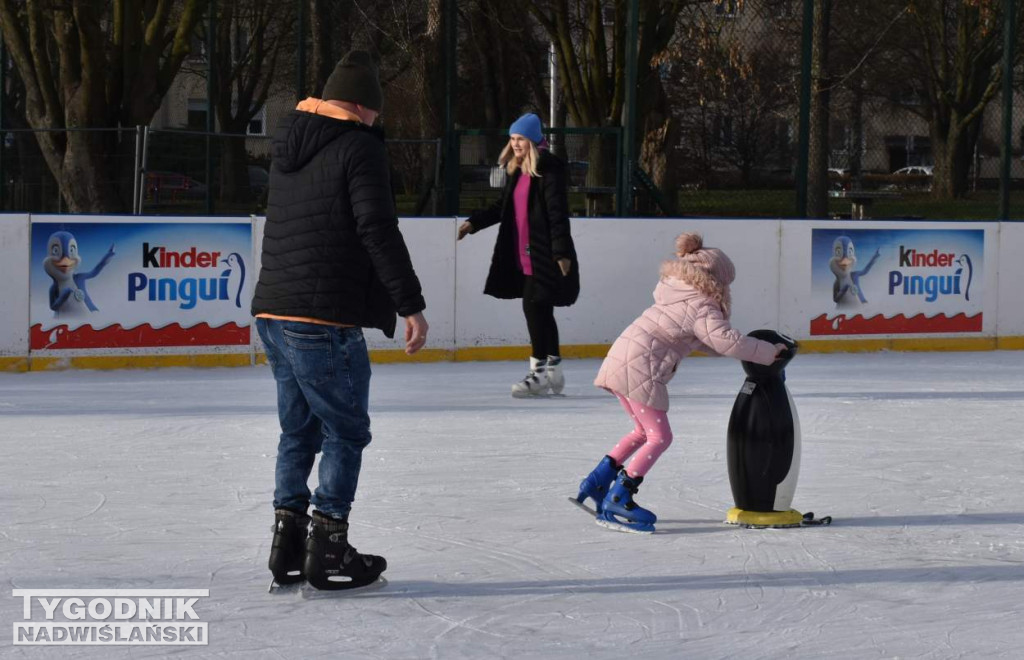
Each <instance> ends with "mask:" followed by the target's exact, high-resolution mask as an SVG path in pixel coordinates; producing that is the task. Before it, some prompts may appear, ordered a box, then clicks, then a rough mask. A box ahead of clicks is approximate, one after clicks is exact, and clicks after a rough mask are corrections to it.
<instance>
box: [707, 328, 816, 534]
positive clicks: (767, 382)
mask: <svg viewBox="0 0 1024 660" xmlns="http://www.w3.org/2000/svg"><path fill="white" fill-rule="evenodd" d="M750 336H751V337H755V338H757V339H762V340H764V341H769V342H772V343H774V344H785V345H786V346H787V350H786V351H784V352H783V353H782V354H781V355H780V357H779V359H778V360H776V361H775V362H774V363H773V364H771V365H769V366H762V365H759V364H754V363H752V362H743V370H744V371H745V372H746V374H747V378H746V380H745V381H744V382H743V386H742V387H741V388H740V392H739V394H738V395H737V397H736V403H735V404H734V405H733V409H732V414H731V416H730V417H729V429H728V441H727V450H728V451H727V453H728V465H729V483H730V486H731V487H732V494H733V500H734V502H735V503H736V506H735V507H733V508H732V509H730V510H729V512H728V514H727V515H726V519H725V522H726V523H729V524H734V525H740V526H741V527H748V528H755V529H760V528H780V527H802V526H805V525H827V524H829V523H831V522H832V518H831V517H830V516H826V517H825V518H821V519H816V518H814V514H813V513H811V514H806V515H805V514H802V513H800V512H799V511H796V510H794V509H792V508H791V506H790V505H791V504H792V502H793V493H794V491H795V490H796V482H797V477H798V475H799V472H800V421H799V418H798V417H797V414H796V406H795V405H794V404H793V398H792V397H791V396H790V394H789V389H788V388H787V387H786V383H785V367H786V365H787V364H788V363H789V361H790V360H792V359H793V357H794V356H795V355H796V351H797V344H796V342H795V341H793V340H792V339H791V338H789V337H787V336H785V335H782V334H780V333H778V332H775V331H773V330H755V331H754V332H751V333H750Z"/></svg>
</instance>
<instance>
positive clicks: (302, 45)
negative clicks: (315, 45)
mask: <svg viewBox="0 0 1024 660" xmlns="http://www.w3.org/2000/svg"><path fill="white" fill-rule="evenodd" d="M295 1H296V2H298V3H299V20H298V27H297V28H296V31H297V32H298V35H299V43H298V44H297V50H298V54H297V57H296V59H297V60H298V64H297V68H298V72H297V73H296V75H295V100H296V101H301V100H302V99H304V98H306V0H295Z"/></svg>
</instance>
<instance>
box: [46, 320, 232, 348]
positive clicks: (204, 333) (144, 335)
mask: <svg viewBox="0 0 1024 660" xmlns="http://www.w3.org/2000/svg"><path fill="white" fill-rule="evenodd" d="M249 329H250V328H249V326H244V327H243V326H240V325H238V324H237V323H225V324H224V325H222V326H219V327H216V328H214V327H210V325H209V324H207V323H199V324H198V325H193V326H190V327H188V328H183V327H181V326H180V325H178V324H177V323H173V324H171V325H167V326H164V327H162V328H154V327H153V326H151V325H149V324H148V323H144V324H143V325H139V326H136V327H134V328H123V327H121V325H120V324H116V323H115V324H114V325H110V326H107V327H105V328H100V329H96V328H93V327H92V326H91V325H83V326H80V327H78V328H75V329H74V330H69V329H68V326H66V325H58V326H56V327H54V328H50V329H48V330H43V327H42V325H41V324H39V323H37V324H36V325H34V326H32V327H31V328H30V329H29V348H30V349H32V350H40V349H44V348H45V349H62V348H145V347H153V346H240V345H246V344H248V343H249V336H250V333H249Z"/></svg>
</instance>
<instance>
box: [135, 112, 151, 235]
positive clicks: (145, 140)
mask: <svg viewBox="0 0 1024 660" xmlns="http://www.w3.org/2000/svg"><path fill="white" fill-rule="evenodd" d="M148 162H149V126H143V127H142V161H141V163H142V165H141V168H140V171H139V175H138V176H139V180H140V181H142V183H141V185H140V187H141V188H142V190H141V191H140V194H139V212H138V213H137V214H136V215H142V205H143V203H144V202H145V199H146V170H147V169H148V168H147V163H148Z"/></svg>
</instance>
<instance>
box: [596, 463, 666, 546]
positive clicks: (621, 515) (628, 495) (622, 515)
mask: <svg viewBox="0 0 1024 660" xmlns="http://www.w3.org/2000/svg"><path fill="white" fill-rule="evenodd" d="M643 480H644V478H643V477H631V476H629V475H628V474H626V471H625V470H623V471H622V472H620V473H619V476H618V478H617V479H616V480H615V484H614V485H612V487H611V490H610V491H609V492H608V495H607V496H605V498H604V502H603V503H602V505H601V513H599V514H597V524H598V525H601V526H602V527H608V528H610V529H616V530H619V531H621V532H638V533H641V534H650V533H651V532H653V531H654V522H655V521H656V520H657V519H658V516H656V515H654V514H653V513H652V512H650V511H648V510H647V509H645V508H643V507H642V506H640V505H639V504H637V503H636V502H634V501H633V496H634V495H636V491H637V487H638V486H640V484H641V483H642V482H643Z"/></svg>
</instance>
